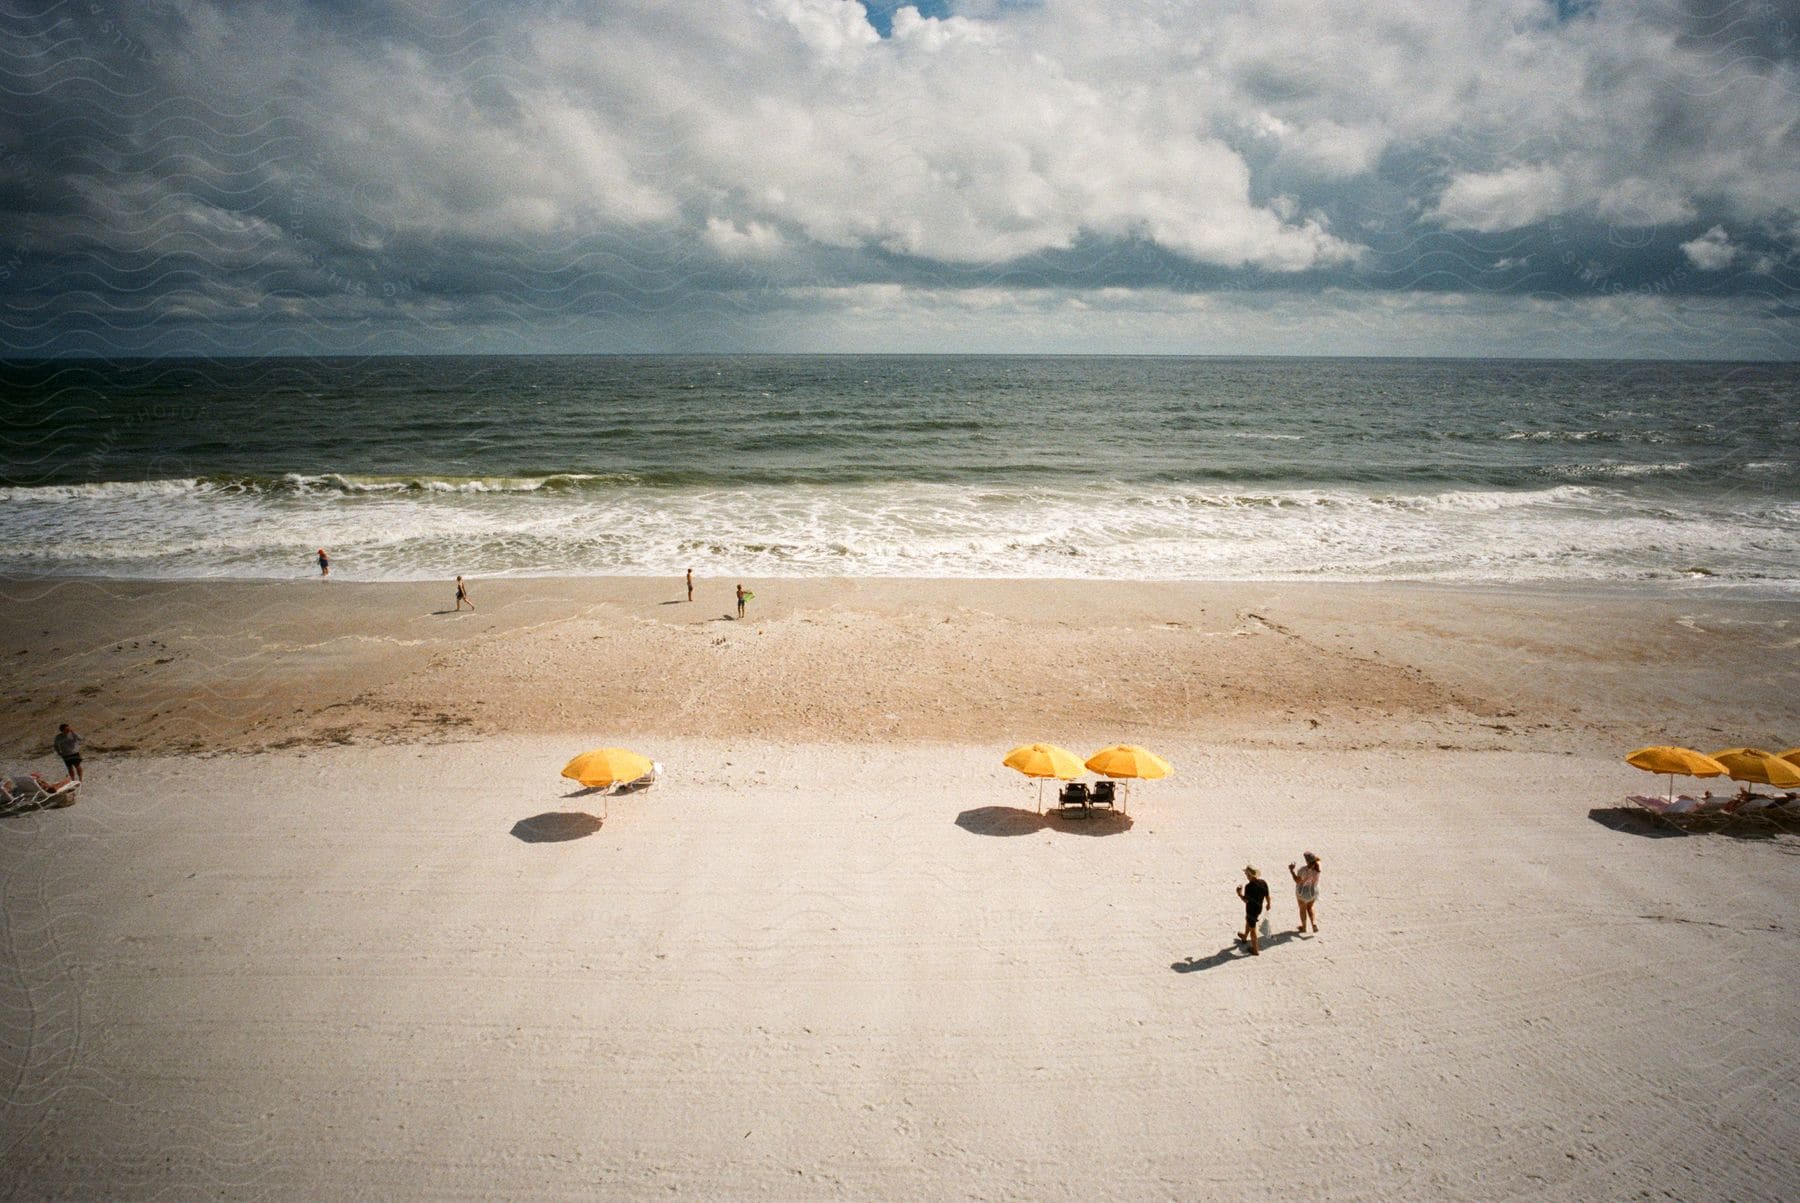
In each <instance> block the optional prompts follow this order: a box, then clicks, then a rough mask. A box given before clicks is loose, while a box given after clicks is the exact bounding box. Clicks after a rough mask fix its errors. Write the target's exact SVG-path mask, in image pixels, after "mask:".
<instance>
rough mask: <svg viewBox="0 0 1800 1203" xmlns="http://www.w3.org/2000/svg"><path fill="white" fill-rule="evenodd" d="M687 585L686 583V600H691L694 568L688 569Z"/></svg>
mask: <svg viewBox="0 0 1800 1203" xmlns="http://www.w3.org/2000/svg"><path fill="white" fill-rule="evenodd" d="M687 585H688V600H689V601H693V600H694V570H693V569H692V568H690V569H688V576H687Z"/></svg>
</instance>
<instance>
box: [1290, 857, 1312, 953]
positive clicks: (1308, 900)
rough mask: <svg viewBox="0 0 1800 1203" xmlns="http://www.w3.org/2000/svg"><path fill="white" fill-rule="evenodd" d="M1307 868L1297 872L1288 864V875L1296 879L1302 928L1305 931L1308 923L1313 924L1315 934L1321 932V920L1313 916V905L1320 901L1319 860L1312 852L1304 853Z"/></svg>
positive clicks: (1295, 886) (1295, 889)
mask: <svg viewBox="0 0 1800 1203" xmlns="http://www.w3.org/2000/svg"><path fill="white" fill-rule="evenodd" d="M1300 855H1301V857H1302V858H1303V859H1304V860H1305V861H1306V868H1304V869H1300V870H1298V871H1296V870H1295V868H1294V864H1293V862H1292V861H1289V862H1288V873H1289V874H1290V875H1291V876H1292V877H1293V879H1294V897H1295V899H1297V900H1298V901H1299V903H1300V927H1299V928H1298V930H1300V931H1305V930H1306V925H1307V924H1308V923H1310V924H1312V929H1313V932H1314V933H1315V934H1317V932H1318V930H1319V920H1318V917H1317V916H1316V915H1314V914H1313V903H1315V902H1317V901H1318V900H1319V858H1318V857H1316V856H1314V855H1313V854H1312V853H1310V852H1302V853H1301V854H1300Z"/></svg>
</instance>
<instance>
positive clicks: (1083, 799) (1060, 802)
mask: <svg viewBox="0 0 1800 1203" xmlns="http://www.w3.org/2000/svg"><path fill="white" fill-rule="evenodd" d="M1056 804H1057V813H1058V814H1060V815H1062V817H1063V818H1065V819H1085V818H1087V817H1088V816H1089V815H1091V814H1093V811H1092V810H1090V809H1088V787H1087V783H1086V782H1082V781H1071V782H1069V784H1067V785H1065V786H1063V787H1062V792H1061V793H1059V794H1057V796H1056Z"/></svg>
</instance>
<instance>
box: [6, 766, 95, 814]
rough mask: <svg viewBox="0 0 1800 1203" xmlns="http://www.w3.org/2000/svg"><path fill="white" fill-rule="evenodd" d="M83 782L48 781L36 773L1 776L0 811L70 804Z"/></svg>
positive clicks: (69, 780)
mask: <svg viewBox="0 0 1800 1203" xmlns="http://www.w3.org/2000/svg"><path fill="white" fill-rule="evenodd" d="M80 788H81V782H79V781H77V780H75V779H74V778H73V777H71V778H69V779H68V780H67V781H46V780H44V778H42V777H40V776H38V775H37V774H36V773H16V774H14V775H12V776H10V777H0V811H10V810H36V809H37V808H38V807H41V806H69V805H72V804H73V803H74V801H75V791H76V790H78V789H80Z"/></svg>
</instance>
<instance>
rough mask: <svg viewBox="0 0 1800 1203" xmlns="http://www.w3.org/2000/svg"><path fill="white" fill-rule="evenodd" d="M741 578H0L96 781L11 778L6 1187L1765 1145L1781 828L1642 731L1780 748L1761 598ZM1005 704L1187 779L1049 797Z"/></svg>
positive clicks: (16, 656) (896, 1180) (743, 1187)
mask: <svg viewBox="0 0 1800 1203" xmlns="http://www.w3.org/2000/svg"><path fill="white" fill-rule="evenodd" d="M732 583H733V582H720V581H703V582H701V584H700V591H699V597H698V600H696V601H695V602H694V603H692V604H691V605H690V604H689V603H687V602H685V601H683V600H681V598H682V596H683V594H682V590H681V588H680V585H679V582H678V581H677V580H675V579H669V580H649V579H637V578H591V579H562V580H539V579H534V580H474V581H471V583H470V593H471V596H472V597H473V599H474V600H475V602H476V604H477V606H478V607H479V609H478V610H476V611H475V612H474V613H469V612H466V611H465V612H463V613H460V614H458V613H453V612H450V611H451V601H452V597H453V593H452V587H451V586H450V585H449V584H448V583H432V584H428V585H427V584H419V585H413V584H361V583H358V582H355V581H353V580H345V579H332V580H330V581H317V580H301V581H294V582H244V583H222V584H212V583H205V584H202V583H192V584H185V583H136V582H134V583H114V582H92V581H70V580H63V581H11V582H6V583H4V584H0V602H3V603H4V605H5V608H6V613H7V615H8V620H7V623H6V624H5V626H4V628H3V630H4V635H3V636H0V657H3V662H4V664H5V666H6V667H5V669H4V672H5V674H6V676H5V681H4V687H5V690H6V696H7V697H8V698H9V699H10V705H9V714H10V716H11V719H10V721H9V723H8V724H7V727H6V729H5V731H4V733H3V735H4V740H5V743H6V745H7V746H6V750H7V752H8V753H9V758H10V762H11V763H14V764H17V765H19V766H25V765H30V766H32V767H37V768H40V769H43V770H46V771H47V770H49V769H50V768H51V766H52V765H53V764H54V763H55V762H54V758H53V757H51V756H50V755H49V749H48V743H49V738H50V735H51V734H52V733H53V732H54V730H55V725H56V723H57V722H60V721H69V722H72V723H73V724H74V725H75V726H76V728H77V729H78V730H79V731H81V732H82V734H83V735H84V736H85V737H86V738H87V741H88V743H87V750H88V768H89V771H90V777H91V780H90V781H89V783H88V784H87V785H86V786H85V787H84V789H83V791H82V796H81V799H80V801H79V803H78V804H77V805H75V806H73V807H70V808H68V809H63V810H53V811H42V812H35V813H32V814H26V815H19V816H15V817H12V818H8V819H5V820H0V901H3V903H4V912H3V922H4V931H3V933H0V934H3V936H4V940H3V942H0V1058H3V1063H0V1083H4V1085H3V1086H0V1165H3V1166H4V1168H5V1173H4V1174H0V1193H3V1194H5V1195H7V1196H8V1197H18V1198H81V1197H102V1196H105V1197H127V1198H141V1197H149V1196H177V1197H186V1196H191V1195H199V1194H211V1195H225V1196H228V1197H277V1198H296V1197H308V1198H354V1197H403V1198H464V1197H484V1198H486V1197H496V1196H503V1197H521V1198H563V1197H570V1196H599V1197H620V1198H642V1197H649V1196H653V1195H654V1196H658V1197H670V1196H673V1197H680V1198H757V1199H791V1198H892V1199H911V1198H952V1197H956V1198H983V1199H1043V1198H1071V1199H1074V1198H1081V1199H1091V1198H1117V1199H1146V1198H1168V1199H1185V1198H1246V1199H1248V1198H1263V1197H1273V1196H1278V1195H1289V1194H1300V1195H1307V1196H1314V1197H1322V1198H1332V1199H1452V1198H1455V1199H1465V1198H1466V1199H1501V1198H1519V1197H1532V1198H1560V1199H1593V1198H1640V1197H1643V1198H1648V1197H1658V1198H1662V1197H1669V1198H1678V1199H1724V1198H1730V1199H1781V1198H1786V1197H1792V1195H1793V1193H1794V1191H1795V1189H1796V1184H1797V1183H1800V1153H1797V1152H1796V1149H1800V1109H1797V1107H1796V1103H1797V1102H1800V1057H1797V1056H1796V1053H1797V1048H1796V1040H1795V1035H1794V1034H1795V1033H1796V1032H1800V995H1796V993H1795V992H1794V990H1793V978H1794V966H1795V964H1796V951H1797V949H1800V945H1797V943H1796V928H1795V925H1794V923H1793V920H1792V917H1791V915H1790V913H1789V912H1790V911H1791V908H1792V903H1793V898H1794V886H1795V883H1796V881H1797V880H1800V879H1797V877H1796V871H1797V868H1796V867H1797V865H1800V862H1797V861H1796V860H1795V859H1794V857H1795V855H1796V853H1797V852H1800V830H1797V829H1796V828H1795V827H1794V826H1790V825H1784V824H1780V823H1766V824H1749V823H1742V824H1725V825H1716V826H1714V827H1711V828H1706V829H1696V830H1693V831H1683V830H1679V829H1676V828H1674V827H1672V826H1669V825H1667V824H1663V823H1659V822H1657V821H1654V820H1651V819H1649V818H1648V816H1644V815H1642V814H1640V813H1638V812H1635V811H1631V810H1627V809H1625V808H1624V805H1623V797H1624V795H1625V794H1627V793H1629V792H1634V791H1643V792H1654V791H1658V790H1660V789H1661V787H1662V786H1663V784H1664V782H1663V781H1662V780H1661V779H1652V778H1650V777H1648V776H1646V775H1644V774H1640V773H1637V772H1635V771H1634V770H1632V769H1630V768H1628V767H1626V766H1625V765H1623V764H1622V763H1620V757H1622V756H1623V754H1624V753H1625V752H1627V751H1629V750H1630V749H1631V748H1633V747H1636V746H1639V745H1640V744H1647V743H1662V742H1676V743H1686V744H1691V745H1694V746H1698V747H1701V748H1706V749H1711V748H1715V747H1723V746H1728V745H1734V744H1752V745H1760V746H1769V745H1773V746H1775V747H1776V748H1778V749H1779V748H1784V747H1788V746H1791V745H1792V744H1794V743H1796V742H1800V714H1797V713H1796V707H1795V706H1794V703H1793V699H1794V698H1795V696H1797V694H1796V686H1797V685H1800V680H1797V676H1800V674H1797V673H1796V671H1795V669H1794V668H1793V667H1792V665H1793V663H1794V648H1795V647H1796V646H1800V614H1796V612H1795V609H1794V607H1793V605H1792V603H1791V601H1788V600H1783V599H1780V598H1758V597H1755V596H1752V595H1749V594H1746V593H1743V592H1734V591H1724V590H1715V591H1708V590H1672V589H1664V590H1659V591H1654V592H1652V591H1632V590H1628V589H1624V588H1620V587H1608V588H1591V589H1588V588H1509V589H1500V588H1493V589H1472V588H1471V589H1450V588H1438V587H1424V586H1403V585H1326V584H1307V585H1300V584H1153V583H1069V582H1052V581H1005V582H1001V581H975V580H965V581H941V580H940V581H928V580H887V581H883V580H860V581H840V580H817V579H815V580H779V581H778V580H756V581H745V582H744V583H745V585H746V586H747V587H749V588H751V589H753V590H754V591H755V592H756V595H757V596H756V599H755V600H754V601H752V602H751V603H750V607H749V615H748V618H747V619H746V620H745V621H743V622H737V621H734V620H733V618H732V617H731V612H732V606H731V601H730V586H731V584H732ZM1034 739H1045V740H1053V741H1055V742H1059V743H1062V744H1064V745H1066V746H1068V747H1070V748H1072V749H1074V750H1076V751H1078V752H1082V753H1084V754H1085V753H1086V752H1089V751H1091V750H1093V749H1094V748H1096V747H1098V746H1100V745H1101V744H1103V743H1108V742H1113V741H1120V740H1126V741H1131V742H1137V743H1143V744H1146V745H1149V746H1151V747H1154V748H1156V749H1157V750H1158V751H1159V752H1162V753H1163V754H1164V755H1166V756H1167V757H1168V758H1169V759H1170V760H1171V761H1173V762H1174V763H1175V765H1176V766H1177V772H1176V775H1175V776H1174V777H1173V778H1171V779H1169V780H1166V781H1161V782H1152V783H1144V784H1142V785H1141V786H1139V787H1138V788H1137V789H1136V790H1135V791H1134V792H1133V794H1132V797H1131V802H1130V814H1129V816H1126V815H1104V814H1102V815H1100V816H1098V817H1096V818H1094V819H1091V820H1087V821H1080V822H1077V821H1073V820H1064V819H1061V818H1057V817H1053V816H1046V815H1040V814H1039V813H1038V812H1037V809H1036V806H1035V799H1036V793H1035V790H1034V788H1033V786H1032V785H1031V784H1030V783H1029V782H1027V781H1026V780H1024V779H1023V778H1021V777H1019V776H1018V775H1017V774H1015V773H1012V772H1011V771H1009V770H1007V769H1005V768H1002V767H1001V766H1000V764H999V761H1000V758H1001V756H1002V755H1003V754H1004V753H1005V751H1006V749H1007V748H1008V747H1010V746H1012V744H1014V743H1017V742H1022V741H1026V740H1034ZM612 743H619V744H625V745H627V746H631V747H634V748H636V749H638V750H639V751H642V752H645V753H647V754H649V755H653V756H655V757H656V758H657V759H658V760H660V761H661V762H662V763H663V765H664V766H665V774H664V777H663V779H662V780H661V781H660V782H659V783H658V784H657V785H656V786H655V787H654V788H652V789H650V790H647V791H644V792H641V793H636V794H631V795H626V796H620V797H615V798H610V799H609V798H605V797H602V796H599V795H597V794H594V793H591V792H583V791H581V790H579V789H578V788H577V787H575V786H574V785H573V783H570V782H567V781H564V780H561V779H559V778H558V777H557V770H558V768H560V766H561V765H562V763H563V762H564V761H565V760H566V759H567V758H568V757H569V756H571V755H573V754H574V753H576V752H579V751H582V750H584V749H586V748H588V747H592V746H596V745H599V744H612ZM1306 849H1311V850H1313V851H1316V852H1317V853H1319V855H1320V856H1321V857H1322V858H1323V860H1324V865H1325V873H1324V882H1323V890H1322V897H1321V901H1320V903H1319V908H1318V913H1319V919H1320V924H1321V927H1322V929H1323V930H1322V931H1321V933H1320V934H1318V935H1316V936H1313V935H1306V936H1297V935H1295V934H1294V933H1293V927H1294V920H1295V908H1294V903H1293V892H1292V888H1291V885H1290V884H1289V882H1288V879H1287V872H1286V865H1287V863H1288V862H1289V861H1295V860H1298V859H1299V857H1300V853H1301V852H1302V851H1303V850H1306ZM1246 862H1248V863H1253V864H1256V865H1258V866H1260V867H1261V869H1262V870H1263V872H1264V873H1265V875H1266V876H1268V878H1269V879H1270V880H1271V882H1272V884H1273V885H1274V898H1275V908H1274V919H1275V932H1276V934H1275V936H1274V938H1273V939H1272V940H1271V941H1270V943H1269V945H1268V946H1267V947H1266V948H1265V949H1264V953H1263V955H1262V956H1260V957H1258V958H1250V957H1248V956H1245V955H1242V953H1241V952H1240V950H1238V949H1237V948H1236V947H1234V945H1233V943H1232V941H1231V938H1230V936H1231V932H1232V929H1233V927H1234V926H1235V925H1236V923H1237V922H1238V921H1239V919H1240V918H1241V911H1240V909H1239V906H1238V903H1237V901H1236V899H1235V898H1234V897H1233V896H1232V889H1233V887H1234V886H1235V885H1236V883H1237V882H1239V881H1241V880H1242V867H1243V866H1244V865H1245V863H1246Z"/></svg>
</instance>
